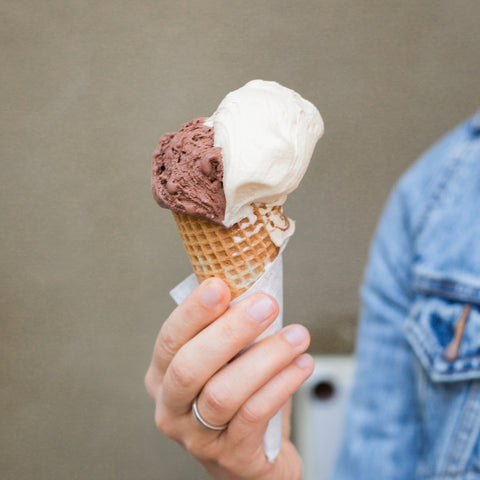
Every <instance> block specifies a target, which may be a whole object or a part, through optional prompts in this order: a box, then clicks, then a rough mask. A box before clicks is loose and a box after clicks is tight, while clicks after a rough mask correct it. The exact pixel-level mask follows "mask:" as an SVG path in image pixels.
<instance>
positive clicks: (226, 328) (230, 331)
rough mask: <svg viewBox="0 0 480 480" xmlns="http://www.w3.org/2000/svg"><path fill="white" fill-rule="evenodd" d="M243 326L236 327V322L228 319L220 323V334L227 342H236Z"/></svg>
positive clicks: (239, 338)
mask: <svg viewBox="0 0 480 480" xmlns="http://www.w3.org/2000/svg"><path fill="white" fill-rule="evenodd" d="M244 330H245V328H243V329H242V328H238V326H237V323H236V322H232V321H228V322H224V323H223V325H222V333H221V334H222V336H223V337H224V338H226V339H228V340H229V342H231V343H234V344H237V343H238V342H239V341H240V340H241V339H242V333H243V331H244Z"/></svg>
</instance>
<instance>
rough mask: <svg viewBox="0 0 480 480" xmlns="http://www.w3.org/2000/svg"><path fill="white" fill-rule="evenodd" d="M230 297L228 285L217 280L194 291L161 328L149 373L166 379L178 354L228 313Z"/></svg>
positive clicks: (212, 280) (205, 283) (214, 279)
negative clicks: (166, 372) (169, 367)
mask: <svg viewBox="0 0 480 480" xmlns="http://www.w3.org/2000/svg"><path fill="white" fill-rule="evenodd" d="M230 297H231V294H230V290H229V288H228V286H227V284H226V283H225V282H223V281H222V280H220V279H218V278H209V279H207V280H205V281H204V282H203V283H202V284H201V285H199V286H198V287H197V288H195V290H193V292H192V293H191V294H190V295H189V296H188V297H187V298H186V300H185V301H184V302H183V303H181V304H180V305H179V306H178V307H177V308H176V309H175V310H174V311H173V312H172V313H171V315H170V316H169V317H168V318H167V320H166V321H165V323H164V324H163V325H162V328H161V329H160V333H159V334H158V337H157V340H156V342H155V348H154V351H153V357H152V362H151V365H150V369H153V370H154V371H155V373H156V374H157V375H162V376H163V373H164V372H165V370H166V369H167V367H168V365H169V364H170V362H171V360H172V358H173V357H174V356H175V354H176V353H177V352H178V350H179V349H180V348H181V347H182V346H183V345H185V343H187V342H188V341H189V340H191V339H192V338H193V337H195V335H197V334H198V333H199V332H200V331H201V330H203V329H204V328H205V327H206V326H208V325H210V323H212V322H213V321H214V320H216V319H217V318H218V317H219V316H220V315H221V314H222V313H223V312H225V310H226V309H227V308H228V305H229V303H230Z"/></svg>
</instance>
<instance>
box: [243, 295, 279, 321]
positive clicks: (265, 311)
mask: <svg viewBox="0 0 480 480" xmlns="http://www.w3.org/2000/svg"><path fill="white" fill-rule="evenodd" d="M274 310H275V305H274V303H273V301H272V299H271V298H270V297H261V298H259V299H258V300H257V301H256V302H255V303H253V304H252V305H250V306H249V307H248V310H247V312H248V315H249V316H250V318H252V319H253V320H254V321H255V322H257V323H260V322H262V321H263V320H265V319H267V318H268V317H269V316H270V315H271V314H272V313H273V312H274Z"/></svg>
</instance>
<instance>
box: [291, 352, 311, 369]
mask: <svg viewBox="0 0 480 480" xmlns="http://www.w3.org/2000/svg"><path fill="white" fill-rule="evenodd" d="M295 363H296V364H297V365H298V366H299V367H300V368H301V369H303V370H305V369H307V368H310V365H311V364H312V360H311V358H310V355H301V356H300V357H298V358H297V359H296V360H295Z"/></svg>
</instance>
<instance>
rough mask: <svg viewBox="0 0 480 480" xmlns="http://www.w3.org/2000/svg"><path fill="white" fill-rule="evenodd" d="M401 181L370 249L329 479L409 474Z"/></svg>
mask: <svg viewBox="0 0 480 480" xmlns="http://www.w3.org/2000/svg"><path fill="white" fill-rule="evenodd" d="M404 180H405V179H404ZM404 184H405V182H403V184H402V182H401V183H400V184H399V185H398V186H397V188H396V189H395V190H394V192H393V193H392V195H391V197H390V200H389V202H388V204H387V206H386V208H385V211H384V214H383V216H382V219H381V221H380V223H379V226H378V229H377V233H376V235H375V237H374V240H373V242H372V246H371V250H370V259H369V263H368V266H367V269H366V273H365V278H364V283H363V286H362V290H361V295H362V310H361V316H360V324H359V332H358V340H357V351H356V374H355V384H354V387H353V392H352V397H351V400H350V403H349V408H348V410H347V418H346V430H345V432H344V439H343V443H342V446H341V449H340V454H339V458H338V460H337V464H336V470H335V472H334V475H333V477H332V478H333V479H334V480H371V479H372V478H384V479H389V480H396V479H402V480H406V479H411V478H414V472H415V467H416V464H417V461H416V455H417V452H418V447H417V445H418V441H419V431H418V430H419V426H418V425H419V423H418V416H417V415H418V414H417V408H416V404H415V402H416V396H415V394H414V391H415V389H414V388H413V385H414V382H415V363H414V358H413V355H412V351H411V349H410V347H409V345H408V344H407V342H406V340H405V338H404V333H403V323H404V321H405V317H406V315H407V312H408V310H409V307H410V305H411V302H412V291H411V287H410V285H411V282H410V274H411V263H412V256H413V248H412V244H411V243H412V235H411V229H412V227H411V224H412V222H411V219H410V214H409V210H410V208H409V204H411V200H412V193H413V192H412V189H411V188H408V186H406V185H404ZM410 186H411V185H410ZM413 195H415V193H413Z"/></svg>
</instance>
